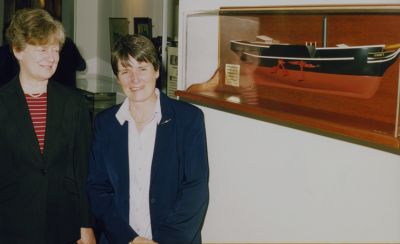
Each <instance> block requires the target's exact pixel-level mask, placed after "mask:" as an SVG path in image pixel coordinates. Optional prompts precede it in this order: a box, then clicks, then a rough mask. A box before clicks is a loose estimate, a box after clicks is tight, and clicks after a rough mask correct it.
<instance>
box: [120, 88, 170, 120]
mask: <svg viewBox="0 0 400 244" xmlns="http://www.w3.org/2000/svg"><path fill="white" fill-rule="evenodd" d="M155 93H156V95H157V102H156V109H155V118H156V120H157V124H159V123H160V121H161V118H162V114H161V103H160V91H159V90H158V89H157V88H156V89H155ZM115 117H116V118H117V120H118V122H119V123H120V125H123V124H124V123H125V121H128V122H135V121H134V120H133V118H132V116H131V113H130V111H129V99H128V98H125V100H124V102H123V103H122V104H121V107H120V108H119V109H118V112H117V113H116V114H115Z"/></svg>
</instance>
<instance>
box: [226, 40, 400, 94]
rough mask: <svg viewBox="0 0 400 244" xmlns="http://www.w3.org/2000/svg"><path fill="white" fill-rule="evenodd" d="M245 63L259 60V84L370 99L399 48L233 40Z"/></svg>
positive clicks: (256, 77)
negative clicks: (320, 46) (316, 45)
mask: <svg viewBox="0 0 400 244" xmlns="http://www.w3.org/2000/svg"><path fill="white" fill-rule="evenodd" d="M231 50H232V51H234V52H235V53H236V54H238V55H239V56H240V59H241V60H242V61H243V62H257V63H258V66H259V68H258V69H257V70H256V73H255V74H254V79H255V82H256V83H257V84H258V85H270V86H277V87H285V88H294V89H300V90H309V91H314V92H322V93H329V94H335V95H344V96H350V97H360V98H370V97H372V96H373V95H374V94H375V92H376V91H377V89H378V88H379V84H380V82H381V79H382V76H383V75H384V73H385V71H386V70H387V69H388V68H389V67H390V66H391V65H392V64H393V63H394V62H395V61H396V60H397V57H398V55H399V53H400V49H394V50H385V46H384V45H370V46H354V47H348V46H345V47H322V48H317V47H315V46H312V45H285V44H271V45H268V44H263V43H254V42H253V43H251V42H246V41H231Z"/></svg>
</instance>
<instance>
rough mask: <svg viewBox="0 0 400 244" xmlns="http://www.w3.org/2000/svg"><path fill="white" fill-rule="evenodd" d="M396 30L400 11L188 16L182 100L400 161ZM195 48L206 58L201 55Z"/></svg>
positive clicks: (280, 9) (230, 10)
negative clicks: (390, 155) (380, 152)
mask: <svg viewBox="0 0 400 244" xmlns="http://www.w3.org/2000/svg"><path fill="white" fill-rule="evenodd" d="M399 25H400V5H397V4H390V5H389V4H386V5H303V6H273V7H222V8H220V9H218V10H206V11H201V10H200V11H192V12H186V13H184V14H183V26H182V29H183V30H184V33H183V35H184V38H183V43H182V47H183V48H182V55H181V56H182V57H181V59H182V63H181V64H182V65H181V66H180V68H181V69H180V77H179V78H178V79H179V80H180V84H179V86H178V89H179V90H178V91H177V92H176V94H177V95H178V96H179V98H180V99H183V100H187V101H190V102H193V103H197V104H200V105H204V106H208V107H212V108H216V109H220V110H223V111H227V112H232V113H235V114H239V115H244V116H248V117H252V118H256V119H260V120H264V121H267V122H273V123H278V124H281V125H284V126H289V127H293V128H298V129H301V130H305V131H310V132H314V133H318V134H321V135H326V136H331V137H334V138H339V139H342V140H345V141H350V142H354V143H358V144H362V145H366V146H370V147H374V148H378V149H382V150H386V151H390V152H394V153H399V152H400V141H399V97H400V96H399V94H400V92H399V85H398V84H399V52H400V49H399V48H400V46H399V45H396V44H399V43H400V33H396V31H394V30H395V27H397V26H399ZM201 26H203V28H201ZM267 32H268V33H267ZM266 34H268V36H267V35H266ZM256 36H261V38H262V43H261V42H259V41H258V42H254V40H252V38H255V37H256ZM198 39H201V40H200V41H201V42H202V44H203V45H202V46H203V47H207V49H206V50H201V51H199V50H197V49H198V48H199V45H198V44H194V43H196V42H197V41H199V40H198ZM204 42H206V43H204ZM393 44H394V45H393ZM272 47H273V48H272ZM196 52H197V53H201V55H204V56H205V57H204V58H203V59H201V58H199V56H198V55H196ZM342 58H345V59H342ZM346 58H347V59H346ZM350 58H352V59H351V60H350ZM387 59H390V62H389V63H387V65H386V63H385V62H386V60H387ZM328 62H331V63H328ZM363 62H364V63H363ZM209 63H211V65H210V64H209ZM376 63H379V64H381V63H385V65H380V66H379V67H376V65H375V64H376ZM202 64H203V65H202ZM372 65H373V66H372ZM203 66H209V67H210V68H208V69H207V70H205V69H204V68H203ZM277 75H278V76H279V77H278V76H277ZM293 77H295V78H293ZM349 84H350V85H349Z"/></svg>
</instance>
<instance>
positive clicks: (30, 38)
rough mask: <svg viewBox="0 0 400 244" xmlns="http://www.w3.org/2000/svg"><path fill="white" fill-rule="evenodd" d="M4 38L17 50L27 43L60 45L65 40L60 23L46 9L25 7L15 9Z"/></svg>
mask: <svg viewBox="0 0 400 244" xmlns="http://www.w3.org/2000/svg"><path fill="white" fill-rule="evenodd" d="M6 38H7V40H8V42H9V44H10V46H11V47H12V48H14V49H16V50H17V51H21V50H23V49H24V48H25V47H26V45H27V44H29V45H45V44H48V43H58V44H59V45H60V47H61V46H62V45H63V44H64V41H65V31H64V27H63V26H62V24H61V23H60V22H59V21H58V20H56V19H54V18H53V17H52V16H51V15H50V14H49V13H48V12H47V11H46V10H43V9H39V8H31V9H27V8H26V9H19V10H17V11H16V12H15V14H14V15H13V16H12V18H11V22H10V26H9V27H8V29H7V31H6Z"/></svg>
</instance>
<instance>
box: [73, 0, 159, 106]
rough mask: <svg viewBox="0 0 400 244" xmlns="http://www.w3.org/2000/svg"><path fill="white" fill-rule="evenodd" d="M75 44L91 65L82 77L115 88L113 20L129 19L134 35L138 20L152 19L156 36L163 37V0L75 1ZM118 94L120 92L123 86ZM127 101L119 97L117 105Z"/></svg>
mask: <svg viewBox="0 0 400 244" xmlns="http://www.w3.org/2000/svg"><path fill="white" fill-rule="evenodd" d="M75 1H76V8H75V11H76V14H75V15H76V16H75V25H76V27H75V29H76V31H75V41H76V44H77V46H78V48H79V50H81V51H82V52H81V53H82V55H83V57H84V58H85V59H86V62H87V66H88V67H87V70H86V73H85V74H81V76H82V75H83V76H87V77H99V79H102V80H107V81H109V82H112V83H113V84H114V85H115V77H114V75H113V73H112V69H111V64H110V37H109V28H108V25H109V23H108V21H109V17H118V18H119V17H123V18H128V20H129V22H130V24H129V33H133V18H134V17H150V18H152V23H153V36H160V35H162V6H163V4H162V1H163V0H151V1H149V0H113V1H110V0H75ZM114 90H115V91H117V92H120V89H119V86H117V85H115V86H114ZM122 99H123V97H122V96H120V95H119V96H118V99H117V102H119V101H121V100H122Z"/></svg>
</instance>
